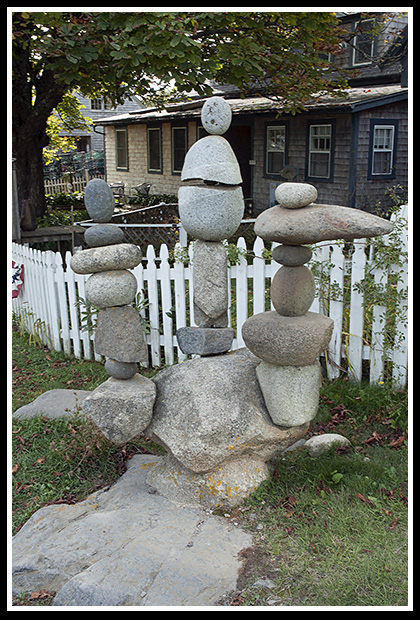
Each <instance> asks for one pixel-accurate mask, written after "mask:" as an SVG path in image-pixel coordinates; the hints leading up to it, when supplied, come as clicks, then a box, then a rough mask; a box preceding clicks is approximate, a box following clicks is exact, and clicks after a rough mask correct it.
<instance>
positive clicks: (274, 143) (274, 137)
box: [267, 127, 286, 152]
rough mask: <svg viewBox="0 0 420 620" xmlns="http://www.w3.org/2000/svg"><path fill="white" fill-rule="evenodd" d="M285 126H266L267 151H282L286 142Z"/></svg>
mask: <svg viewBox="0 0 420 620" xmlns="http://www.w3.org/2000/svg"><path fill="white" fill-rule="evenodd" d="M285 134H286V128H285V127H268V128H267V151H282V152H284V148H285V143H286V135H285Z"/></svg>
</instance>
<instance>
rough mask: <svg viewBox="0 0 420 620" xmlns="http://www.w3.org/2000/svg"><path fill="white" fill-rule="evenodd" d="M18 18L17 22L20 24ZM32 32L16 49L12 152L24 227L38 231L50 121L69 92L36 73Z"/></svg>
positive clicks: (47, 73) (51, 78) (43, 205)
mask: <svg viewBox="0 0 420 620" xmlns="http://www.w3.org/2000/svg"><path fill="white" fill-rule="evenodd" d="M19 19H20V18H19V15H18V14H17V17H16V20H17V22H18V21H19ZM30 34H31V33H30V32H28V34H27V37H26V41H25V39H24V38H21V39H19V40H18V42H15V45H14V48H13V67H12V68H13V90H12V124H13V131H12V151H13V157H14V158H15V160H16V161H15V170H16V187H17V197H18V204H19V214H20V218H21V227H22V228H23V229H24V230H35V228H36V217H40V216H42V215H43V214H44V213H45V210H46V207H47V205H46V200H45V192H44V173H43V167H42V150H43V148H44V147H45V146H47V144H48V136H47V134H46V127H47V120H48V117H49V116H50V114H51V113H52V111H53V110H54V108H55V107H56V106H57V105H58V103H59V102H60V101H61V99H62V98H63V96H64V93H65V92H66V88H65V87H63V86H62V85H59V84H57V82H56V81H55V79H54V75H53V74H52V72H51V71H48V70H47V69H45V68H44V69H43V70H42V71H40V72H39V73H36V72H34V70H33V67H32V65H31V60H30V45H29V39H30Z"/></svg>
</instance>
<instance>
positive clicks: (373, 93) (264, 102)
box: [95, 84, 408, 125]
mask: <svg viewBox="0 0 420 620" xmlns="http://www.w3.org/2000/svg"><path fill="white" fill-rule="evenodd" d="M345 92H346V95H345V97H342V98H341V97H340V98H337V97H333V96H332V95H331V94H320V95H319V96H317V97H314V98H313V100H311V101H309V102H308V103H307V104H306V106H305V110H304V112H303V114H311V113H312V114H314V113H319V112H323V111H329V112H330V113H332V112H333V113H342V112H359V111H361V110H366V109H369V108H375V107H380V106H383V105H386V104H388V103H394V102H397V101H402V100H404V99H407V98H408V89H407V88H402V87H401V86H400V85H398V84H393V85H386V86H372V87H370V88H367V87H359V88H348V89H347V90H346V91H345ZM215 94H218V93H215ZM204 101H205V99H204V98H202V99H191V100H188V101H184V102H181V103H177V104H173V105H168V106H166V108H165V109H164V110H159V109H158V108H143V109H141V110H137V111H133V112H130V113H128V114H119V115H116V116H111V117H107V118H103V119H98V120H96V121H95V125H131V124H136V123H151V122H165V121H171V120H176V119H194V118H197V117H199V116H200V114H201V108H202V106H203V103H204ZM229 104H230V106H231V108H232V112H233V113H234V114H235V116H238V115H241V114H244V115H245V114H247V115H249V114H273V112H280V113H281V110H282V104H281V102H279V101H274V100H272V99H269V98H267V97H261V96H252V97H245V98H239V97H238V98H235V97H233V98H231V97H229Z"/></svg>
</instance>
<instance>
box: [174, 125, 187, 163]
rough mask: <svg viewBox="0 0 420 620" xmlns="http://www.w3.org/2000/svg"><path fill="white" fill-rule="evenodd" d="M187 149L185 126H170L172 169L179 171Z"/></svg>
mask: <svg viewBox="0 0 420 620" xmlns="http://www.w3.org/2000/svg"><path fill="white" fill-rule="evenodd" d="M186 151H187V130H186V128H185V127H173V128H172V162H173V171H174V172H181V170H182V166H183V165H184V158H185V153H186Z"/></svg>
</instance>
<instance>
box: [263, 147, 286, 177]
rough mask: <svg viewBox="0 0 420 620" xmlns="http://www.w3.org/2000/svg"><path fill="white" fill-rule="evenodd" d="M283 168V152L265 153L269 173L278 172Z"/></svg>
mask: <svg viewBox="0 0 420 620" xmlns="http://www.w3.org/2000/svg"><path fill="white" fill-rule="evenodd" d="M283 168H284V153H275V152H274V151H273V152H271V153H267V172H269V173H270V174H280V172H281V170H282V169H283Z"/></svg>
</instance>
